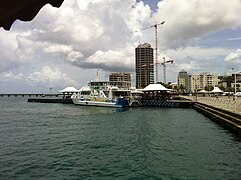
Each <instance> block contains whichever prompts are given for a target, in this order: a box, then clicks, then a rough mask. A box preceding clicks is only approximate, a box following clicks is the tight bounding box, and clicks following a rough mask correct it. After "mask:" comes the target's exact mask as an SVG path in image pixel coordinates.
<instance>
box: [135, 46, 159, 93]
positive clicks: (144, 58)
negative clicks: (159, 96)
mask: <svg viewBox="0 0 241 180" xmlns="http://www.w3.org/2000/svg"><path fill="white" fill-rule="evenodd" d="M153 59H154V58H153V48H152V47H151V45H150V44H148V43H144V44H140V45H138V47H137V48H136V49H135V63H136V88H137V89H143V88H145V87H146V86H148V85H149V84H154V76H153V75H154V60H153Z"/></svg>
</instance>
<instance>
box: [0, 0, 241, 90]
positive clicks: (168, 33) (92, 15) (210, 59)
mask: <svg viewBox="0 0 241 180" xmlns="http://www.w3.org/2000/svg"><path fill="white" fill-rule="evenodd" d="M240 9H241V1H240V0H232V1H230V2H229V1H224V0H222V1H220V0H212V1H210V0H202V1H199V0H182V1H180V0H162V1H160V2H159V1H157V0H149V1H148V0H144V1H141V0H137V1H135V0H72V1H67V0H65V1H64V3H63V4H62V6H61V7H60V8H54V7H52V6H51V5H46V6H44V7H43V8H42V9H41V11H40V12H39V13H38V15H37V16H36V17H35V18H34V20H32V21H31V22H22V21H16V22H15V23H14V24H13V26H12V28H11V30H10V31H5V30H3V29H2V28H1V29H0V39H1V41H0V93H8V92H39V93H42V92H43V93H44V92H48V91H49V88H50V87H51V88H53V90H52V91H53V92H57V91H58V90H61V89H64V88H65V87H66V86H74V87H76V88H80V87H82V86H84V85H85V84H86V83H87V82H88V81H90V80H94V79H95V78H96V72H97V70H98V69H99V70H100V76H101V79H105V80H107V79H108V75H109V74H110V73H111V72H116V71H124V72H130V73H131V74H132V78H133V85H134V80H135V72H134V69H135V64H134V58H135V57H134V49H135V48H136V47H137V46H138V44H139V43H144V42H148V43H150V44H151V45H152V47H154V46H155V45H154V29H152V28H150V29H147V30H142V28H143V27H150V26H151V25H153V24H155V23H158V22H162V21H163V20H165V24H164V25H162V26H159V28H158V46H159V56H158V59H159V63H161V60H162V59H163V57H166V58H167V59H168V58H170V59H173V60H174V64H168V65H167V80H168V81H171V82H176V79H177V73H178V72H179V71H180V70H182V69H185V70H186V71H188V72H189V73H192V74H198V73H201V72H204V71H205V72H210V73H213V74H218V75H225V74H227V73H230V72H231V67H234V68H235V69H236V71H237V72H240V71H241V69H240V67H241V21H240V17H241V11H240ZM158 69H159V72H160V73H159V75H158V77H159V80H162V78H163V77H162V74H163V73H162V67H161V65H159V67H158Z"/></svg>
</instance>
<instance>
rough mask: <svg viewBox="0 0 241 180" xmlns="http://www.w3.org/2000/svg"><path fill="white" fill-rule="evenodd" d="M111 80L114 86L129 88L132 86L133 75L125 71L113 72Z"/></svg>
mask: <svg viewBox="0 0 241 180" xmlns="http://www.w3.org/2000/svg"><path fill="white" fill-rule="evenodd" d="M109 82H110V85H112V86H117V87H119V88H126V89H129V88H130V87H131V75H130V73H124V72H113V73H111V74H110V76H109Z"/></svg>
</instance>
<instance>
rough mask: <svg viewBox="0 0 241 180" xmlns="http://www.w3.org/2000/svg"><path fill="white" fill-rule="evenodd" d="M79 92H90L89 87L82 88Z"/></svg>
mask: <svg viewBox="0 0 241 180" xmlns="http://www.w3.org/2000/svg"><path fill="white" fill-rule="evenodd" d="M79 91H91V89H90V87H89V86H83V87H82V88H80V90H79Z"/></svg>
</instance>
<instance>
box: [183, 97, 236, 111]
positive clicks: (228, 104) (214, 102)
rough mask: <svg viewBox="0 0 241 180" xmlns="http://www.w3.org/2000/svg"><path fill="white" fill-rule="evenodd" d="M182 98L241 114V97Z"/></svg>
mask: <svg viewBox="0 0 241 180" xmlns="http://www.w3.org/2000/svg"><path fill="white" fill-rule="evenodd" d="M182 98H185V99H189V100H191V101H194V102H200V103H203V104H207V105H210V106H213V107H217V108H220V109H224V110H228V111H231V112H234V113H237V114H241V97H236V98H233V97H228V96H218V97H196V96H182Z"/></svg>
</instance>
